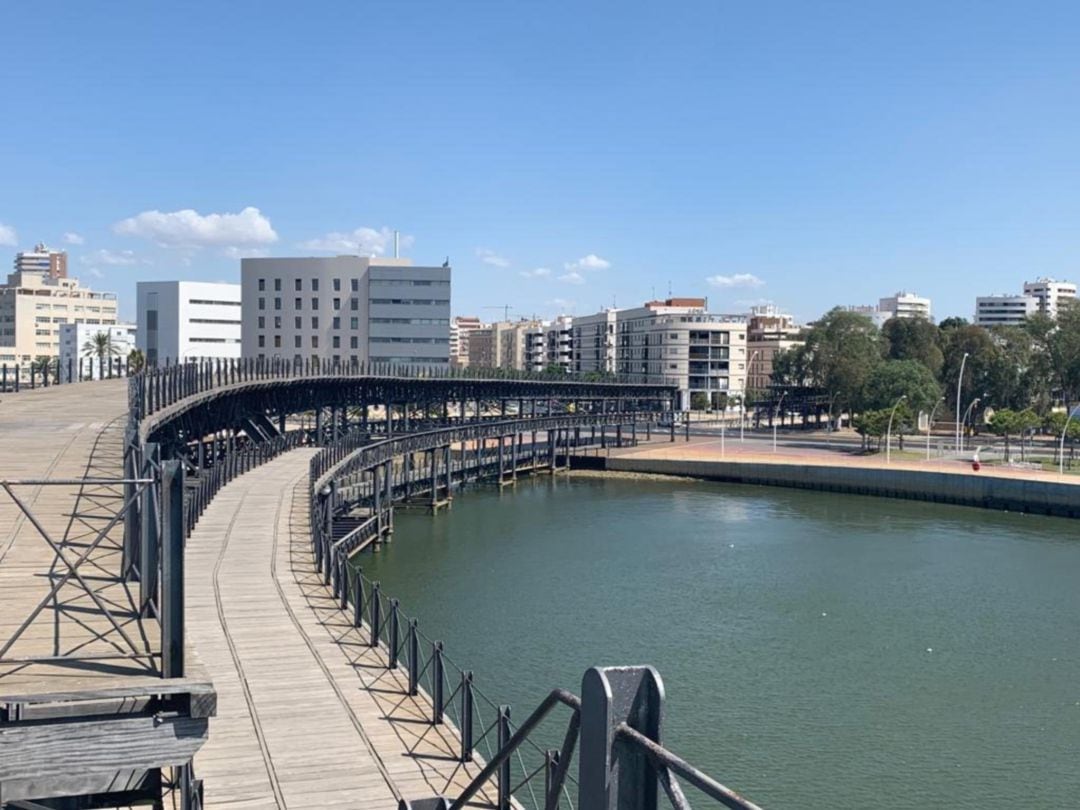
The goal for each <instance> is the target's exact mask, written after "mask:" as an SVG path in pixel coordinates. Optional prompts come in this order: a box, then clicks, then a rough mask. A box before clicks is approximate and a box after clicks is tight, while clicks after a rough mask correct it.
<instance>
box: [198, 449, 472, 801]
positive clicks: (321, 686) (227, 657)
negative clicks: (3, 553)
mask: <svg viewBox="0 0 1080 810" xmlns="http://www.w3.org/2000/svg"><path fill="white" fill-rule="evenodd" d="M312 452H313V451H311V450H307V449H303V450H295V451H292V452H289V453H286V454H285V455H283V456H281V457H279V458H277V459H275V460H273V461H271V462H268V463H267V464H265V465H263V466H261V467H258V468H256V469H255V470H252V471H251V472H249V473H247V474H245V475H243V476H240V477H239V478H237V479H236V480H234V481H233V482H231V483H230V484H228V485H227V486H226V487H224V488H223V489H222V490H221V491H220V492H219V493H218V494H217V496H216V497H215V498H214V500H213V501H212V502H211V504H210V505H209V507H208V508H207V510H206V511H205V512H204V513H203V516H202V517H201V519H200V520H199V523H198V525H197V526H196V528H195V531H194V532H193V534H192V536H191V537H190V538H189V540H188V546H187V583H188V585H187V594H186V607H187V633H188V640H189V645H190V646H191V647H193V648H194V649H195V650H196V651H197V654H198V656H199V657H200V658H201V660H202V662H203V663H204V664H205V666H206V668H207V670H208V671H209V674H210V676H211V677H212V679H213V681H214V685H215V687H216V689H217V692H218V713H217V716H216V717H215V718H213V719H212V721H211V727H210V738H209V741H208V742H207V744H206V745H205V746H204V747H203V748H202V749H201V750H200V752H199V753H198V754H197V755H196V758H195V771H196V774H197V775H198V776H199V778H201V779H203V780H205V787H206V802H207V806H208V807H227V808H242V807H243V808H246V807H275V806H276V807H278V808H286V807H297V808H300V807H333V806H339V807H363V808H372V810H379V809H380V808H387V810H394V808H396V807H397V800H398V798H401V797H405V798H413V799H414V798H421V797H425V796H433V795H438V794H441V793H449V792H451V791H452V789H453V787H455V786H459V787H460V786H464V785H465V784H466V783H467V782H468V780H469V779H470V778H471V777H472V776H473V775H475V773H476V772H477V771H478V768H479V766H480V765H482V763H475V764H473V763H470V764H469V765H462V764H460V763H459V762H457V759H456V753H457V751H458V749H459V746H460V742H459V739H458V737H457V734H456V730H455V729H454V727H453V726H452V725H451V724H449V723H447V724H444V725H441V726H432V725H431V724H430V723H429V721H428V718H430V716H431V711H432V710H431V704H430V701H429V700H428V698H427V697H426V695H424V694H423V693H421V694H420V695H419V696H417V697H409V696H408V694H407V691H408V690H407V686H408V683H407V675H406V673H405V671H404V669H398V670H388V669H387V668H386V650H385V648H382V647H377V648H373V647H370V646H368V643H367V642H368V636H367V633H368V631H367V629H366V628H363V629H362V630H361V629H356V628H354V627H353V626H352V623H351V621H350V617H349V616H348V615H347V614H345V613H343V612H342V611H340V610H339V608H338V606H337V604H336V602H335V600H334V599H333V597H332V594H331V593H330V591H329V589H328V588H327V587H326V586H324V585H323V584H322V581H321V580H320V578H319V576H318V574H317V573H316V572H315V570H314V564H313V560H312V555H311V546H310V534H309V526H308V477H307V472H308V461H309V459H310V457H311V455H312ZM478 806H483V804H479V805H478Z"/></svg>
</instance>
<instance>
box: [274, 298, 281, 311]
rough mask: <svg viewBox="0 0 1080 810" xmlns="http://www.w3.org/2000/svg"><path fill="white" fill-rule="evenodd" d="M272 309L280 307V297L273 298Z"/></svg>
mask: <svg viewBox="0 0 1080 810" xmlns="http://www.w3.org/2000/svg"><path fill="white" fill-rule="evenodd" d="M274 309H281V299H280V298H275V299H274Z"/></svg>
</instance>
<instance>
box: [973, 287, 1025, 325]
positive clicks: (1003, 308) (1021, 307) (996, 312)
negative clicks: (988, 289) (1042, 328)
mask: <svg viewBox="0 0 1080 810" xmlns="http://www.w3.org/2000/svg"><path fill="white" fill-rule="evenodd" d="M1038 311H1039V300H1038V299H1037V298H1035V296H1033V295H981V296H979V297H978V298H976V299H975V325H976V326H1019V325H1020V324H1022V323H1023V322H1024V320H1025V319H1026V318H1029V317H1031V316H1032V315H1034V314H1035V313H1037V312H1038Z"/></svg>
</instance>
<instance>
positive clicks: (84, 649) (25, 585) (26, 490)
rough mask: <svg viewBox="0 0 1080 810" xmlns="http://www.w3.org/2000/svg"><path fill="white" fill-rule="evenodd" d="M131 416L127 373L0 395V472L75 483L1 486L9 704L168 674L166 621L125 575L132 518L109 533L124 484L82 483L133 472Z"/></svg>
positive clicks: (1, 614) (0, 615)
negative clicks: (128, 447)
mask: <svg viewBox="0 0 1080 810" xmlns="http://www.w3.org/2000/svg"><path fill="white" fill-rule="evenodd" d="M126 419H127V385H126V380H103V381H100V382H88V383H84V384H81V385H64V386H52V387H49V388H42V389H38V390H34V391H22V392H20V393H18V394H13V393H8V394H4V395H3V396H2V397H0V479H3V480H5V481H8V482H12V481H18V480H22V481H40V480H41V479H49V480H52V481H66V483H62V484H53V485H41V484H39V483H32V484H20V485H12V486H11V494H9V493H7V492H5V491H3V490H0V648H3V647H5V646H6V647H7V649H6V650H3V651H2V652H0V703H2V702H8V701H10V702H18V700H19V699H20V697H23V696H31V695H32V696H40V695H42V694H45V693H57V692H78V691H82V690H85V689H101V688H111V687H114V686H116V685H119V684H121V683H124V684H130V683H131V679H133V678H140V677H141V678H144V679H148V678H157V677H160V675H159V667H158V665H159V663H160V662H159V661H158V660H156V659H154V658H152V657H150V653H151V652H152V651H154V650H157V649H158V648H159V645H158V638H157V634H158V627H157V623H156V622H155V621H153V620H145V621H144V620H143V618H141V617H140V616H139V614H138V610H137V609H136V601H135V600H136V599H137V593H136V589H137V585H134V584H133V583H128V582H125V581H124V580H123V578H122V577H121V572H120V568H121V549H122V536H123V525H122V522H118V523H116V525H114V526H112V528H109V524H110V521H112V520H113V519H114V518H115V517H116V516H117V515H118V514H119V513H120V512H121V511H122V508H123V503H124V492H123V486H122V485H120V484H109V483H106V484H88V483H78V481H79V480H80V479H87V478H96V479H120V478H122V477H123V474H124V467H123V453H124V429H125V427H126ZM12 495H14V496H15V497H16V498H18V499H19V500H21V501H22V502H23V503H24V504H25V506H26V508H27V510H28V511H29V512H30V514H31V515H32V516H33V519H31V518H29V517H28V516H27V514H25V513H24V512H23V511H22V509H20V508H19V506H18V505H17V503H16V502H15V500H14V499H13V498H12ZM34 521H37V522H38V523H39V525H40V528H41V529H42V530H44V531H45V532H46V533H47V534H48V537H49V539H50V540H51V541H52V542H53V543H54V544H55V548H54V547H53V546H51V545H50V543H49V542H48V541H47V540H46V539H45V538H44V537H43V536H42V533H41V531H40V530H39V528H37V527H35V525H34ZM83 557H85V560H84V561H83V562H82V563H81V564H77V561H78V560H79V559H80V558H83ZM65 560H67V562H65ZM68 563H70V564H72V565H73V566H74V567H75V568H76V570H77V575H76V576H72V575H70V569H69V568H68ZM39 608H40V610H39V611H38V612H37V615H36V617H35V618H33V621H31V622H30V623H29V624H28V625H27V626H25V627H23V623H24V621H25V620H27V619H29V618H30V617H31V616H33V614H34V612H35V610H36V609H39ZM9 642H10V643H9ZM27 658H35V659H41V658H53V659H54V660H51V661H44V662H36V663H32V664H30V663H25V659H27Z"/></svg>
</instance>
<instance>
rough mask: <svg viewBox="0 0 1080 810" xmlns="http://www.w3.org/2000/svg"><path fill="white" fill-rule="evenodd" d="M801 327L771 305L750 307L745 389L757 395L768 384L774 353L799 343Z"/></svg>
mask: <svg viewBox="0 0 1080 810" xmlns="http://www.w3.org/2000/svg"><path fill="white" fill-rule="evenodd" d="M801 332H802V327H800V326H798V325H796V323H795V319H794V318H792V316H790V315H788V314H786V313H783V312H781V311H780V310H778V309H777V308H776V307H774V306H771V305H770V306H763V307H754V308H752V309H751V310H750V317H749V318H748V319H747V322H746V349H747V358H748V359H747V375H746V393H747V395H748V397H749V398H751V399H752V398H754V397H759V396H761V394H762V393H763V392H765V391H767V390H768V389H769V386H771V385H772V375H773V363H774V361H775V360H776V356H777V355H778V354H780V353H781V352H786V351H789V350H791V349H794V348H796V347H798V346H801V345H802V344H803V343H804V341H803V340H802V339H801V337H800V335H801Z"/></svg>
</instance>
